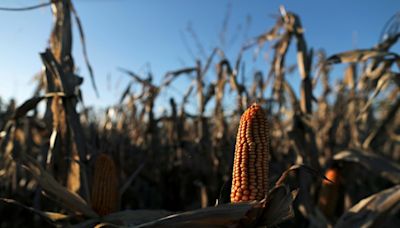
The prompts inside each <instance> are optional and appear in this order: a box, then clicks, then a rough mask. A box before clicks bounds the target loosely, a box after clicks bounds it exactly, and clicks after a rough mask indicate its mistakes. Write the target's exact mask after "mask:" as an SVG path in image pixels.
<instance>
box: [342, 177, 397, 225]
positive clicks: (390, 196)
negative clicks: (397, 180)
mask: <svg viewBox="0 0 400 228" xmlns="http://www.w3.org/2000/svg"><path fill="white" fill-rule="evenodd" d="M399 203H400V185H396V186H394V187H392V188H389V189H386V190H383V191H381V192H378V193H376V194H373V195H372V196H369V197H367V198H365V199H363V200H361V201H360V202H359V203H357V204H356V205H355V206H353V207H352V208H351V209H350V210H349V211H348V212H346V213H345V214H343V215H342V216H341V217H340V219H339V221H338V222H337V224H336V226H335V227H336V228H341V227H382V226H383V225H384V223H385V222H386V220H387V219H388V215H389V214H392V216H395V215H394V214H395V213H397V212H398V211H399V210H400V207H399ZM385 227H386V226H385ZM387 227H389V226H387Z"/></svg>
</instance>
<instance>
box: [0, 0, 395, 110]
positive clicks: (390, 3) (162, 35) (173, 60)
mask: <svg viewBox="0 0 400 228" xmlns="http://www.w3.org/2000/svg"><path fill="white" fill-rule="evenodd" d="M43 2H45V1H44V0H1V1H0V7H20V6H26V5H32V4H37V3H43ZM73 2H74V4H75V7H76V9H77V11H78V14H79V15H80V17H81V20H82V23H83V27H84V31H85V34H86V39H87V47H88V54H89V58H90V61H91V63H92V66H93V68H94V72H95V77H96V82H97V84H98V88H99V91H100V98H96V96H95V93H94V91H93V89H92V88H91V83H90V80H89V77H88V72H87V70H86V67H85V65H84V62H83V58H82V51H81V50H82V49H81V46H80V43H79V37H78V36H77V30H76V28H75V30H74V32H75V34H74V35H75V37H74V49H73V50H74V52H73V55H74V57H75V63H76V65H77V66H78V67H79V68H80V75H82V76H83V77H84V78H85V81H84V85H83V87H82V90H83V94H84V99H85V103H86V105H96V106H103V107H104V106H105V105H108V104H113V103H116V102H117V101H118V99H119V97H120V94H121V92H122V90H123V89H124V88H125V87H126V85H127V83H129V82H130V78H129V77H127V76H125V75H123V74H122V73H120V72H119V71H118V70H117V67H124V68H127V69H130V70H132V71H134V72H137V73H140V74H144V73H145V72H147V70H148V69H151V71H152V72H153V74H154V76H155V79H154V81H155V82H156V83H157V82H159V81H161V76H163V75H164V74H165V72H167V71H169V70H174V69H179V68H181V67H183V66H192V65H194V59H193V57H192V55H195V56H200V57H202V54H201V52H200V51H199V49H198V48H197V46H196V43H195V42H194V39H193V38H192V36H191V34H190V33H189V32H188V27H191V28H192V30H193V31H195V33H196V35H197V37H198V40H199V41H200V42H201V44H202V45H203V47H204V52H205V54H206V55H209V54H210V52H211V49H212V48H213V47H215V46H217V45H219V44H221V39H220V32H221V29H222V27H223V26H222V25H223V21H224V18H225V15H226V12H227V9H228V5H229V4H230V5H231V11H230V12H231V13H230V16H229V20H228V21H229V23H228V26H227V28H228V30H227V33H226V34H227V35H226V37H225V40H226V42H225V45H224V46H223V47H224V49H225V50H226V52H227V53H228V57H229V58H230V59H232V60H233V59H234V58H235V57H236V54H237V50H238V48H239V47H240V45H241V44H242V43H243V41H245V40H246V39H248V38H251V37H254V36H256V35H259V34H261V33H262V32H264V31H266V30H267V29H269V28H271V26H272V25H273V24H274V23H275V19H274V18H273V17H272V15H276V14H277V13H278V8H279V5H284V6H285V7H286V9H287V10H288V11H292V12H295V13H297V14H298V15H299V16H300V17H301V20H302V23H303V27H304V28H305V37H306V40H307V42H308V46H309V47H313V48H314V49H319V48H324V49H325V50H326V52H327V54H328V55H330V54H334V53H336V52H340V51H345V50H349V49H352V48H354V47H357V48H369V47H372V46H373V45H375V44H376V43H377V41H378V39H379V35H380V32H381V30H382V28H383V26H384V24H385V22H386V21H387V20H388V19H389V18H390V17H391V16H392V15H394V14H395V13H396V12H397V11H399V10H400V1H398V0H368V1H367V0H351V1H349V0H341V1H338V0H336V1H321V0H313V1H311V0H304V1H294V0H292V1H277V0H257V1H256V0H201V1H200V0H143V1H138V0H75V1H73ZM247 22H250V23H248V24H249V27H248V26H246V24H247ZM51 25H52V17H51V11H50V8H49V7H46V8H41V9H38V10H34V11H26V12H5V11H0V83H1V84H0V96H1V97H3V98H6V99H8V98H10V97H16V98H17V101H18V103H21V102H23V101H24V100H26V99H28V98H29V97H31V95H32V92H33V90H34V88H35V84H34V83H33V82H32V77H33V75H34V74H35V73H36V72H38V71H39V70H40V69H41V62H40V59H39V55H38V53H39V52H42V51H43V50H44V49H45V48H46V46H47V45H48V38H49V34H50V31H51ZM246 28H247V29H246ZM188 47H189V48H188ZM189 49H190V50H191V51H189ZM191 52H192V53H191ZM294 62H295V56H294V55H292V58H291V60H290V61H289V63H294ZM267 66H268V63H267V62H265V60H264V59H263V58H262V57H259V58H258V60H257V61H255V62H253V63H252V62H250V63H249V64H248V65H246V67H248V69H249V72H251V69H253V68H261V69H263V68H264V71H265V70H266V69H267ZM182 80H183V79H182ZM210 80H212V79H210ZM182 83H185V81H180V82H178V83H176V84H174V89H173V91H172V90H169V91H165V92H164V93H163V94H162V95H163V96H162V97H161V102H163V101H167V99H168V97H169V96H172V95H173V94H174V93H176V91H178V93H179V91H180V92H184V89H181V88H180V85H181V84H182Z"/></svg>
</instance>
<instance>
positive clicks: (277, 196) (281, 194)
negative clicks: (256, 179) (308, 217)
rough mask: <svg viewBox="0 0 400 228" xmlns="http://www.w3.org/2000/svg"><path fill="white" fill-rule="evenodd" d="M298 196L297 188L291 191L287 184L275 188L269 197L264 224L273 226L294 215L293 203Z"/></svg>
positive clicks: (264, 214)
mask: <svg viewBox="0 0 400 228" xmlns="http://www.w3.org/2000/svg"><path fill="white" fill-rule="evenodd" d="M296 196H297V190H295V191H292V192H290V190H289V188H288V187H287V186H285V185H280V186H277V187H275V188H273V189H272V190H271V191H270V192H269V194H268V198H267V202H266V206H265V209H264V213H263V217H262V224H264V225H266V226H267V227H273V226H276V225H278V224H279V223H281V222H283V221H284V220H287V219H290V218H292V217H293V216H294V213H293V208H292V203H293V201H294V199H295V198H296Z"/></svg>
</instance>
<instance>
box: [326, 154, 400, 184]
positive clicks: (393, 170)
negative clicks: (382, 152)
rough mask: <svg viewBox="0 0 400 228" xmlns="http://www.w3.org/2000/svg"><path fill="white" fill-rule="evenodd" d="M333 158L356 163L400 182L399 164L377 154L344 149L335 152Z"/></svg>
mask: <svg viewBox="0 0 400 228" xmlns="http://www.w3.org/2000/svg"><path fill="white" fill-rule="evenodd" d="M333 159H334V160H335V161H337V162H340V161H345V162H355V163H358V164H360V165H362V166H364V167H365V168H367V169H369V170H370V171H372V172H374V173H377V174H379V175H380V176H382V177H384V178H386V179H388V180H390V181H392V182H393V183H396V184H399V183H400V166H399V165H398V164H395V163H393V162H391V161H389V160H387V159H385V158H384V157H381V156H379V155H376V154H371V153H362V152H360V151H357V150H345V151H342V152H340V153H338V154H336V155H335V156H334V157H333Z"/></svg>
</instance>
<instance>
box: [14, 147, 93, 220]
mask: <svg viewBox="0 0 400 228" xmlns="http://www.w3.org/2000/svg"><path fill="white" fill-rule="evenodd" d="M21 162H22V165H23V166H24V167H25V168H26V169H27V170H28V171H29V172H30V173H31V174H32V175H33V176H34V177H35V178H36V179H37V180H38V182H39V184H40V186H41V187H42V188H43V190H44V191H45V192H46V193H48V194H49V195H50V196H51V197H54V198H55V200H56V201H58V202H60V203H61V204H62V205H64V206H65V207H66V208H67V209H69V210H71V211H74V212H78V213H82V214H83V215H86V216H88V217H97V214H96V213H95V212H94V211H93V210H92V209H91V208H90V207H89V206H88V205H87V203H86V202H85V201H84V200H83V199H82V198H81V197H80V196H79V195H78V194H75V193H73V192H71V191H68V189H66V188H65V187H64V186H62V185H61V184H59V183H58V182H57V181H56V180H55V179H54V178H53V177H52V176H51V175H50V174H49V173H48V172H47V171H46V170H44V169H43V168H42V167H41V166H40V164H39V163H38V162H37V161H36V160H35V159H33V158H32V157H30V156H29V155H26V154H23V155H22V156H21Z"/></svg>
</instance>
